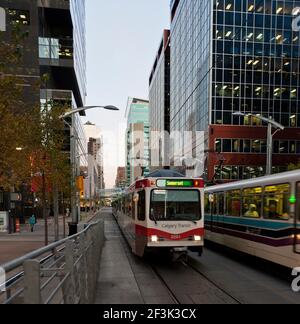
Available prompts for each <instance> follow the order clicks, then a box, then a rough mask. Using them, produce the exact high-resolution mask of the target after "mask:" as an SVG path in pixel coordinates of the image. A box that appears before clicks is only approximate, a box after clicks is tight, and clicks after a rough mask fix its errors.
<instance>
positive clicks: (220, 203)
mask: <svg viewBox="0 0 300 324" xmlns="http://www.w3.org/2000/svg"><path fill="white" fill-rule="evenodd" d="M217 210H218V227H219V228H218V229H219V232H220V233H221V234H224V231H223V229H224V214H225V194H224V192H219V193H218V198H217Z"/></svg>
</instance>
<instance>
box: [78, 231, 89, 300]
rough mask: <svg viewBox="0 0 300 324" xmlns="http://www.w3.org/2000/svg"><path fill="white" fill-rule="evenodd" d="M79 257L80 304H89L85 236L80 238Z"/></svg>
mask: <svg viewBox="0 0 300 324" xmlns="http://www.w3.org/2000/svg"><path fill="white" fill-rule="evenodd" d="M79 256H81V261H80V266H79V272H80V273H79V274H78V277H79V280H80V283H79V284H80V287H79V291H80V304H87V303H88V301H89V299H88V291H87V290H88V274H87V271H88V266H87V260H86V248H85V235H84V234H82V235H81V236H80V238H79Z"/></svg>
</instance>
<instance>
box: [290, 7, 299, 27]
mask: <svg viewBox="0 0 300 324" xmlns="http://www.w3.org/2000/svg"><path fill="white" fill-rule="evenodd" d="M293 16H295V18H294V19H293V22H292V29H293V31H294V32H300V7H296V8H294V9H293Z"/></svg>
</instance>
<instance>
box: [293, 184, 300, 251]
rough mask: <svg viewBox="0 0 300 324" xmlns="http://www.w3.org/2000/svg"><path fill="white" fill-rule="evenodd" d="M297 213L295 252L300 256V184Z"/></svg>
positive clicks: (298, 186)
mask: <svg viewBox="0 0 300 324" xmlns="http://www.w3.org/2000/svg"><path fill="white" fill-rule="evenodd" d="M296 198H297V199H296V200H297V202H296V213H295V246H294V247H295V252H296V253H298V254H300V182H298V183H297V193H296Z"/></svg>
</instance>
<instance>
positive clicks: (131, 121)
mask: <svg viewBox="0 0 300 324" xmlns="http://www.w3.org/2000/svg"><path fill="white" fill-rule="evenodd" d="M126 118H127V131H126V157H125V158H126V177H127V184H128V185H129V184H131V183H132V182H133V181H134V180H135V179H136V177H138V176H141V168H140V167H139V165H141V166H145V167H146V169H145V171H144V172H145V175H147V174H149V160H150V154H149V137H150V134H149V132H150V131H149V128H150V125H149V101H146V100H141V99H137V98H129V100H128V104H127V111H126ZM141 136H143V137H144V138H141ZM140 143H144V146H143V148H141V147H140V145H139V144H140Z"/></svg>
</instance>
